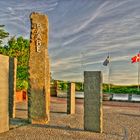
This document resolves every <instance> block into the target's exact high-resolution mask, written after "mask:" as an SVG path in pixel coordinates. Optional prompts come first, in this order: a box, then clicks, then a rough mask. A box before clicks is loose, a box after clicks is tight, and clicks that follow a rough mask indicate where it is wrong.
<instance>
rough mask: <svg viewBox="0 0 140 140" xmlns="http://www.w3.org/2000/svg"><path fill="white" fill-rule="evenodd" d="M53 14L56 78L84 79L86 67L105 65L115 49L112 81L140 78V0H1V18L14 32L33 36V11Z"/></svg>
mask: <svg viewBox="0 0 140 140" xmlns="http://www.w3.org/2000/svg"><path fill="white" fill-rule="evenodd" d="M33 11H36V12H37V11H38V12H41V13H44V14H47V15H48V17H49V27H50V28H49V55H50V59H51V71H52V75H53V78H55V79H62V80H69V81H82V80H83V71H84V70H89V71H96V70H101V71H103V81H104V82H107V81H108V80H107V79H108V78H107V77H108V68H107V67H105V66H103V65H102V63H103V61H104V60H105V58H106V57H107V54H108V52H109V53H110V55H111V83H113V84H137V70H138V69H137V63H135V64H131V57H132V56H134V55H136V54H137V53H138V51H139V50H140V0H22V1H21V0H10V1H9V0H0V24H4V25H5V29H6V30H7V31H8V32H9V33H10V35H11V36H14V35H16V36H17V37H18V36H24V37H26V38H29V36H30V20H29V15H30V14H31V12H33Z"/></svg>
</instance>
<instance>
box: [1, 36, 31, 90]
mask: <svg viewBox="0 0 140 140" xmlns="http://www.w3.org/2000/svg"><path fill="white" fill-rule="evenodd" d="M0 54H4V55H8V56H10V57H16V58H17V90H22V89H27V88H28V59H29V41H28V40H27V39H24V38H23V37H18V38H17V39H16V38H15V37H12V38H11V39H10V40H9V41H8V45H7V46H4V47H0Z"/></svg>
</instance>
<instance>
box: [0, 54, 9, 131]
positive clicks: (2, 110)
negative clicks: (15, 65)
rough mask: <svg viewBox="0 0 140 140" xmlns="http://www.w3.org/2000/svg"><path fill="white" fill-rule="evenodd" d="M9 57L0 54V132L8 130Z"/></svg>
mask: <svg viewBox="0 0 140 140" xmlns="http://www.w3.org/2000/svg"><path fill="white" fill-rule="evenodd" d="M8 103H9V57H8V56H4V55H1V54H0V133H2V132H5V131H8V130H9V111H8V108H9V104H8Z"/></svg>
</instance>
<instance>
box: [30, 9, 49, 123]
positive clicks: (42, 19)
mask: <svg viewBox="0 0 140 140" xmlns="http://www.w3.org/2000/svg"><path fill="white" fill-rule="evenodd" d="M30 19H31V38H30V58H29V89H28V117H29V121H30V122H31V123H33V124H44V123H47V122H48V121H49V112H50V66H49V55H48V40H49V35H48V30H49V25H48V17H47V16H46V15H43V14H40V13H35V12H33V13H32V14H31V16H30Z"/></svg>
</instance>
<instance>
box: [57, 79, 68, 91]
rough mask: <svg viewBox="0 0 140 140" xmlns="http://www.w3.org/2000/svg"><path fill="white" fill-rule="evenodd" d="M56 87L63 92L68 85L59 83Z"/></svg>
mask: <svg viewBox="0 0 140 140" xmlns="http://www.w3.org/2000/svg"><path fill="white" fill-rule="evenodd" d="M58 87H59V89H61V90H63V91H67V88H68V84H67V82H63V81H61V82H59V84H58Z"/></svg>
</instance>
